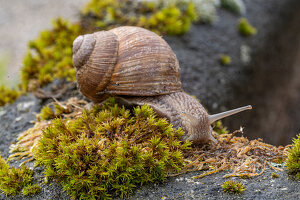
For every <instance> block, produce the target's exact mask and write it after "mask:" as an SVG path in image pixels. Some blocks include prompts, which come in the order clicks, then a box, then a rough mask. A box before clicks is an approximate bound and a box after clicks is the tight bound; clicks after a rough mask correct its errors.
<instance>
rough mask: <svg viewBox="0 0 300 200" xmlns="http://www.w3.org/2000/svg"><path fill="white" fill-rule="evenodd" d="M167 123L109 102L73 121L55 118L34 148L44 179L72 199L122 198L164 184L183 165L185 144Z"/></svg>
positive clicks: (151, 114)
mask: <svg viewBox="0 0 300 200" xmlns="http://www.w3.org/2000/svg"><path fill="white" fill-rule="evenodd" d="M182 135H183V132H182V131H181V130H175V129H173V128H172V126H171V125H170V124H169V123H168V122H167V121H166V119H161V118H157V117H156V116H155V114H154V112H153V110H152V109H151V108H149V107H147V106H142V107H136V108H135V109H134V110H133V111H132V112H130V111H129V110H126V109H125V108H124V107H119V106H118V105H116V104H115V103H114V100H113V99H110V101H109V102H107V103H106V104H105V105H103V106H102V107H99V106H94V107H93V108H92V109H91V111H87V110H84V111H83V113H82V115H81V116H79V117H77V118H75V119H74V120H70V119H69V120H67V119H66V120H63V119H55V120H54V121H53V122H52V125H51V126H50V127H48V128H47V129H45V130H44V132H43V135H42V137H41V139H40V140H39V143H38V145H37V146H36V148H35V149H34V157H35V159H36V160H37V163H39V164H42V165H43V166H44V167H45V174H46V177H47V178H55V179H57V180H59V181H60V182H61V183H62V185H63V187H64V189H65V190H66V191H67V192H68V194H70V195H71V196H72V197H74V198H81V199H94V198H96V199H99V198H100V199H105V198H110V197H111V195H116V194H117V195H121V197H123V196H125V195H127V194H128V193H129V192H130V191H132V190H133V189H134V188H136V187H137V186H139V185H143V184H144V183H147V182H164V181H165V179H166V176H167V174H168V173H169V172H179V171H180V169H181V168H182V167H183V166H184V159H183V155H182V151H183V150H185V149H187V148H188V147H189V146H190V143H188V142H186V143H183V142H181V141H180V140H179V138H180V137H181V136H182Z"/></svg>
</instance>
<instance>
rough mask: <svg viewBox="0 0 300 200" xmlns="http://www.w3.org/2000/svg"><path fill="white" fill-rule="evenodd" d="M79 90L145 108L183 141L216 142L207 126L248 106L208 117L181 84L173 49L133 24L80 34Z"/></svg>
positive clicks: (75, 46) (92, 97)
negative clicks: (163, 119)
mask: <svg viewBox="0 0 300 200" xmlns="http://www.w3.org/2000/svg"><path fill="white" fill-rule="evenodd" d="M73 64H74V66H75V68H76V78H77V83H78V87H79V89H80V91H81V93H82V94H83V95H85V96H86V97H87V98H88V99H90V100H92V101H93V102H95V103H99V102H103V101H105V99H107V98H108V97H109V96H114V97H115V98H116V100H117V101H118V102H119V103H120V104H123V105H126V106H134V105H144V104H147V105H148V106H150V107H151V108H153V110H154V111H155V112H156V113H157V115H159V116H161V117H166V118H167V119H168V120H169V122H170V123H171V124H172V125H173V127H175V128H179V127H181V128H182V130H183V131H184V132H185V134H184V136H183V138H182V139H183V140H191V141H194V142H201V143H206V142H209V141H212V142H216V140H215V138H214V137H213V136H212V127H211V124H212V123H213V122H215V121H216V120H219V119H222V118H224V117H227V116H229V115H233V114H235V113H238V112H241V111H244V110H247V109H251V108H252V107H251V106H245V107H241V108H237V109H234V110H231V111H227V112H223V113H219V114H215V115H209V114H208V113H207V112H206V110H205V108H204V107H203V106H202V105H201V104H200V103H199V102H198V101H197V100H196V99H195V98H194V97H192V96H190V95H188V94H187V93H185V92H184V91H183V89H182V86H181V81H180V67H179V63H178V60H177V58H176V55H175V54H174V52H173V51H172V49H171V47H170V46H169V45H168V44H167V42H166V41H165V40H163V39H162V38H161V37H160V36H158V35H157V34H155V33H153V32H151V31H149V30H146V29H143V28H140V27H132V26H123V27H118V28H114V29H111V30H109V31H100V32H95V33H93V34H86V35H83V36H78V37H77V38H76V39H75V40H74V42H73Z"/></svg>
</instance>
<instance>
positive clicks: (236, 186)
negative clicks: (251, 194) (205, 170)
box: [222, 179, 245, 194]
mask: <svg viewBox="0 0 300 200" xmlns="http://www.w3.org/2000/svg"><path fill="white" fill-rule="evenodd" d="M222 188H223V189H224V192H228V193H231V194H241V193H243V192H244V191H245V186H244V184H242V183H239V182H237V181H235V180H234V179H230V180H228V181H225V182H224V184H223V185H222Z"/></svg>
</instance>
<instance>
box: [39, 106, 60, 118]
mask: <svg viewBox="0 0 300 200" xmlns="http://www.w3.org/2000/svg"><path fill="white" fill-rule="evenodd" d="M55 116H56V115H55V113H54V112H53V111H52V109H51V108H50V107H49V106H44V107H43V108H42V110H41V113H40V114H39V117H40V118H41V119H42V120H49V119H53V118H55Z"/></svg>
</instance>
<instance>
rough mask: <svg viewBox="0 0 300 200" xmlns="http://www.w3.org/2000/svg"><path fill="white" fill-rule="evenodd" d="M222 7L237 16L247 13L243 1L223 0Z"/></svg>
mask: <svg viewBox="0 0 300 200" xmlns="http://www.w3.org/2000/svg"><path fill="white" fill-rule="evenodd" d="M221 6H222V7H223V8H225V9H227V10H229V11H231V12H233V13H236V14H245V13H246V8H245V5H244V3H243V1H242V0H221Z"/></svg>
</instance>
